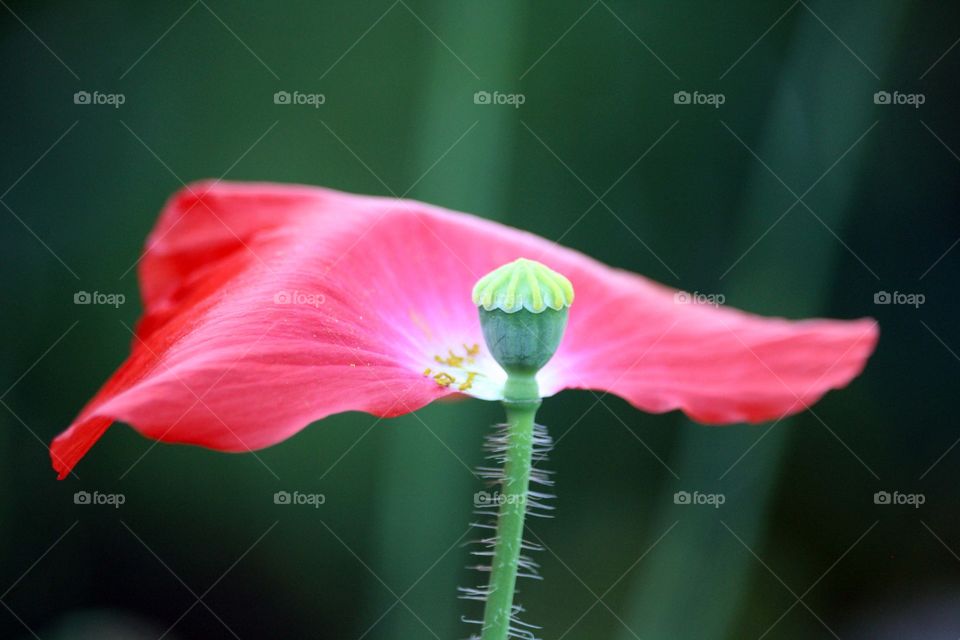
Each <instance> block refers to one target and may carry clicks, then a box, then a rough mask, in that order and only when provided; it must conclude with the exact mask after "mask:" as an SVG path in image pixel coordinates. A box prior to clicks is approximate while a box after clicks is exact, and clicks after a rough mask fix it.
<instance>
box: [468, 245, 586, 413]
mask: <svg viewBox="0 0 960 640" xmlns="http://www.w3.org/2000/svg"><path fill="white" fill-rule="evenodd" d="M473 302H474V304H476V305H477V306H478V307H479V311H480V326H481V327H482V328H483V337H484V340H485V341H486V343H487V347H488V348H489V349H490V353H491V355H492V356H493V358H494V359H495V360H496V361H497V362H498V363H499V364H500V366H501V367H503V368H504V370H505V371H506V372H507V376H508V380H507V389H506V392H505V395H507V396H508V397H509V396H513V397H514V398H515V399H522V400H531V399H536V398H539V393H538V392H537V387H536V379H535V376H536V373H537V371H539V370H540V369H541V368H542V367H543V366H544V365H545V364H547V362H548V361H549V360H550V358H552V357H553V354H554V353H556V351H557V347H559V346H560V340H561V339H562V338H563V331H564V329H565V328H566V326H567V315H568V309H569V307H570V305H571V304H573V286H572V285H571V284H570V281H569V280H567V279H566V278H565V277H563V276H562V275H560V274H559V273H557V272H556V271H553V270H551V269H549V268H547V267H545V266H544V265H542V264H540V263H539V262H534V261H533V260H527V259H525V258H520V259H518V260H515V261H514V262H511V263H509V264H505V265H503V266H502V267H499V268H497V269H494V270H493V271H491V272H490V273H488V274H487V275H485V276H484V277H482V278H480V280H479V281H478V282H477V284H476V285H475V286H474V288H473Z"/></svg>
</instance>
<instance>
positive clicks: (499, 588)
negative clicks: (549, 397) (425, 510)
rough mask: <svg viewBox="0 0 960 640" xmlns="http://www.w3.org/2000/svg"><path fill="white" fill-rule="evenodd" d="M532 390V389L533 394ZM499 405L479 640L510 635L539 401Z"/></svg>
mask: <svg viewBox="0 0 960 640" xmlns="http://www.w3.org/2000/svg"><path fill="white" fill-rule="evenodd" d="M508 386H509V385H508ZM535 388H536V387H535V385H534V387H533V389H534V393H536V392H535ZM518 395H519V394H518ZM503 404H504V407H505V408H506V412H507V425H508V430H507V449H506V452H505V454H506V455H505V461H504V468H503V484H502V485H501V493H500V501H501V502H500V511H499V515H498V518H497V535H496V543H495V545H494V552H493V565H492V567H491V573H490V585H489V596H488V598H487V604H486V609H485V610H484V614H483V631H482V636H481V638H482V640H506V638H507V637H508V635H509V633H510V624H511V618H512V616H513V611H514V607H513V594H514V589H515V586H516V581H517V567H518V564H519V561H520V551H521V548H522V546H523V520H524V516H525V515H526V511H527V499H528V492H529V485H530V469H531V466H532V457H533V450H534V417H535V415H536V413H537V408H538V407H539V406H540V399H539V397H536V396H534V397H533V398H530V399H524V400H513V399H507V400H504V403H503Z"/></svg>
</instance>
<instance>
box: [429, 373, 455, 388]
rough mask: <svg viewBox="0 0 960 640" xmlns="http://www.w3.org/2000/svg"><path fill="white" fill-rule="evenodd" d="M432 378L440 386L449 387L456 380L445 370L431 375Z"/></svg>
mask: <svg viewBox="0 0 960 640" xmlns="http://www.w3.org/2000/svg"><path fill="white" fill-rule="evenodd" d="M433 379H434V380H436V382H437V384H438V385H440V386H441V387H449V386H450V385H451V384H453V383H454V382H456V381H457V379H456V378H454V377H453V376H452V375H450V374H449V373H447V372H445V371H443V372H440V373H438V374H437V375H435V376H433Z"/></svg>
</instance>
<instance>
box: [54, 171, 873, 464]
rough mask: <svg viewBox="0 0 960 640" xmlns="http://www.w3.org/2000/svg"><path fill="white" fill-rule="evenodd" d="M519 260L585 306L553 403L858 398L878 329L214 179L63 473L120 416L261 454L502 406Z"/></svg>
mask: <svg viewBox="0 0 960 640" xmlns="http://www.w3.org/2000/svg"><path fill="white" fill-rule="evenodd" d="M517 258H528V259H531V260H536V261H538V262H541V263H543V264H545V265H547V266H548V267H550V268H551V269H553V270H555V271H557V272H559V273H562V274H563V275H565V276H566V277H567V278H569V280H570V282H571V283H572V284H573V288H574V290H575V291H576V296H577V304H576V307H574V309H573V310H572V311H571V313H570V315H569V322H568V326H567V328H566V333H565V334H564V337H563V341H562V343H561V344H560V346H559V349H558V350H557V352H556V355H555V356H554V358H553V359H552V360H550V362H549V363H548V364H547V365H546V366H545V367H544V368H543V369H542V370H541V371H540V373H539V374H538V378H537V381H538V383H539V387H540V391H541V395H542V396H549V395H552V394H555V393H557V392H558V391H560V390H562V389H592V390H595V391H600V392H606V393H611V394H615V395H617V396H620V397H622V398H624V399H625V400H627V401H628V402H630V403H631V404H632V405H634V406H636V407H637V408H639V409H642V410H644V411H649V412H653V413H661V412H666V411H671V410H674V409H679V410H681V411H683V412H684V413H685V414H686V415H688V416H689V417H690V418H692V419H693V420H696V421H699V422H702V423H707V424H728V423H740V422H760V421H765V420H772V419H779V418H782V417H784V416H786V415H789V414H791V413H795V412H798V411H801V410H803V409H804V408H805V407H808V406H810V405H811V404H813V403H815V402H816V401H817V400H818V399H819V398H820V397H821V396H823V394H824V393H826V392H827V391H828V390H830V389H837V388H840V387H843V386H845V385H846V384H847V383H848V382H850V380H851V379H853V378H854V377H855V376H857V375H858V374H859V373H860V372H861V370H862V369H863V366H864V363H865V361H866V359H867V358H868V357H869V355H870V354H871V353H872V351H873V349H874V346H875V344H876V341H877V335H878V331H877V325H876V323H875V322H874V321H873V320H871V319H860V320H853V321H838V320H820V319H817V320H801V321H790V320H785V319H780V318H763V317H759V316H756V315H752V314H750V313H746V312H743V311H739V310H736V309H732V308H727V307H724V306H722V305H709V304H697V302H699V300H697V299H691V298H690V297H689V296H685V295H684V294H682V293H679V292H677V291H675V290H674V289H671V288H668V287H665V286H663V285H660V284H657V283H655V282H652V281H650V280H648V279H646V278H644V277H642V276H639V275H636V274H633V273H629V272H626V271H621V270H617V269H613V268H610V267H608V266H605V265H603V264H601V263H599V262H597V261H596V260H593V259H591V258H589V257H587V256H585V255H583V254H581V253H578V252H576V251H573V250H571V249H567V248H564V247H561V246H559V245H557V244H555V243H553V242H550V241H548V240H545V239H543V238H540V237H538V236H535V235H532V234H530V233H527V232H524V231H520V230H517V229H513V228H510V227H507V226H504V225H502V224H498V223H495V222H491V221H488V220H484V219H481V218H478V217H474V216H472V215H468V214H463V213H456V212H453V211H448V210H444V209H441V208H438V207H434V206H430V205H426V204H422V203H419V202H413V201H409V200H398V199H392V198H381V197H369V196H359V195H352V194H346V193H341V192H337V191H332V190H327V189H320V188H314V187H305V186H288V185H276V184H229V183H223V182H203V183H197V184H194V185H191V186H189V187H187V188H186V189H184V190H182V191H180V192H179V193H177V194H175V195H174V196H173V197H172V198H171V199H170V200H169V202H168V203H167V205H166V207H165V208H164V210H163V212H162V214H161V215H160V219H159V221H158V222H157V225H156V228H155V229H154V230H153V231H152V233H151V234H150V236H149V238H148V239H147V244H146V250H145V253H144V256H143V260H142V262H141V264H140V266H139V279H140V286H141V290H142V296H143V306H144V312H143V317H142V318H141V320H140V321H139V323H138V325H137V327H136V332H135V337H134V338H133V343H132V347H131V353H130V356H129V358H128V359H127V360H126V362H124V363H123V365H121V367H120V368H119V369H118V370H117V372H116V373H115V374H114V375H113V376H112V377H111V378H110V379H109V380H108V381H107V382H106V384H105V385H104V386H103V387H102V388H101V389H100V391H99V392H98V393H97V394H96V395H95V396H94V397H93V399H92V400H91V401H90V402H89V403H88V404H87V405H86V407H84V409H83V410H82V411H81V412H80V414H79V415H78V416H77V418H76V419H75V420H74V421H73V423H72V424H71V425H70V426H69V428H68V429H67V430H66V431H64V432H63V433H62V434H60V435H59V436H58V437H57V438H56V439H55V440H54V441H53V444H52V446H51V456H52V460H53V466H54V468H55V469H56V471H57V472H58V474H59V476H60V477H61V478H63V477H64V476H66V475H67V474H68V473H69V472H70V470H71V469H72V468H73V467H74V465H76V464H77V462H78V461H79V460H80V458H81V457H83V455H84V454H85V453H86V452H87V451H88V450H89V449H90V447H91V446H92V445H93V444H94V443H95V442H96V441H97V440H98V439H99V438H100V437H101V436H102V435H103V434H104V432H105V431H106V430H107V428H108V427H109V426H110V425H111V424H112V423H113V422H115V421H120V422H125V423H127V424H129V425H131V426H132V427H133V428H134V429H136V430H137V431H139V432H140V433H141V434H143V435H145V436H147V437H148V438H153V439H156V440H160V441H162V442H168V443H183V444H193V445H200V446H204V447H209V448H211V449H216V450H219V451H231V452H242V451H250V450H254V449H259V448H262V447H267V446H270V445H272V444H275V443H277V442H280V441H282V440H285V439H287V438H289V437H291V436H292V435H294V434H295V433H297V432H298V431H300V430H301V429H303V428H304V427H305V426H306V425H308V424H310V423H311V422H314V421H316V420H319V419H321V418H323V417H325V416H328V415H331V414H334V413H339V412H342V411H363V412H367V413H371V414H374V415H377V416H397V415H401V414H405V413H408V412H411V411H415V410H416V409H418V408H420V407H422V406H424V405H426V404H428V403H430V402H432V401H434V400H437V399H439V398H442V397H444V396H449V395H451V394H466V395H469V396H474V397H477V398H482V399H485V400H497V399H501V398H502V397H503V386H504V382H505V380H506V374H505V373H504V371H503V370H502V369H501V368H500V366H499V365H498V364H497V363H496V362H495V361H494V360H493V358H492V357H491V356H490V354H489V353H488V352H487V350H486V348H485V347H484V340H483V335H482V331H481V326H480V322H479V319H478V313H477V307H476V306H475V305H474V303H473V301H472V300H471V292H472V290H473V287H474V285H475V284H476V282H477V281H478V279H479V278H480V277H481V276H483V275H485V274H486V273H488V272H489V271H491V270H492V269H494V268H496V267H498V266H500V265H503V264H506V263H509V262H511V261H513V260H515V259H517Z"/></svg>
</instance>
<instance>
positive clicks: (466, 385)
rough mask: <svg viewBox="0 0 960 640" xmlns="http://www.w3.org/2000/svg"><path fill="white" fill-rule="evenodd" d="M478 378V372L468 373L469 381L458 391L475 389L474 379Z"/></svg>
mask: <svg viewBox="0 0 960 640" xmlns="http://www.w3.org/2000/svg"><path fill="white" fill-rule="evenodd" d="M476 377H477V372H476V371H467V379H466V380H465V381H464V382H463V384H461V385H460V386H459V387H457V389H459V390H460V391H466V390H467V389H470V388H472V387H473V379H474V378H476Z"/></svg>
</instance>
